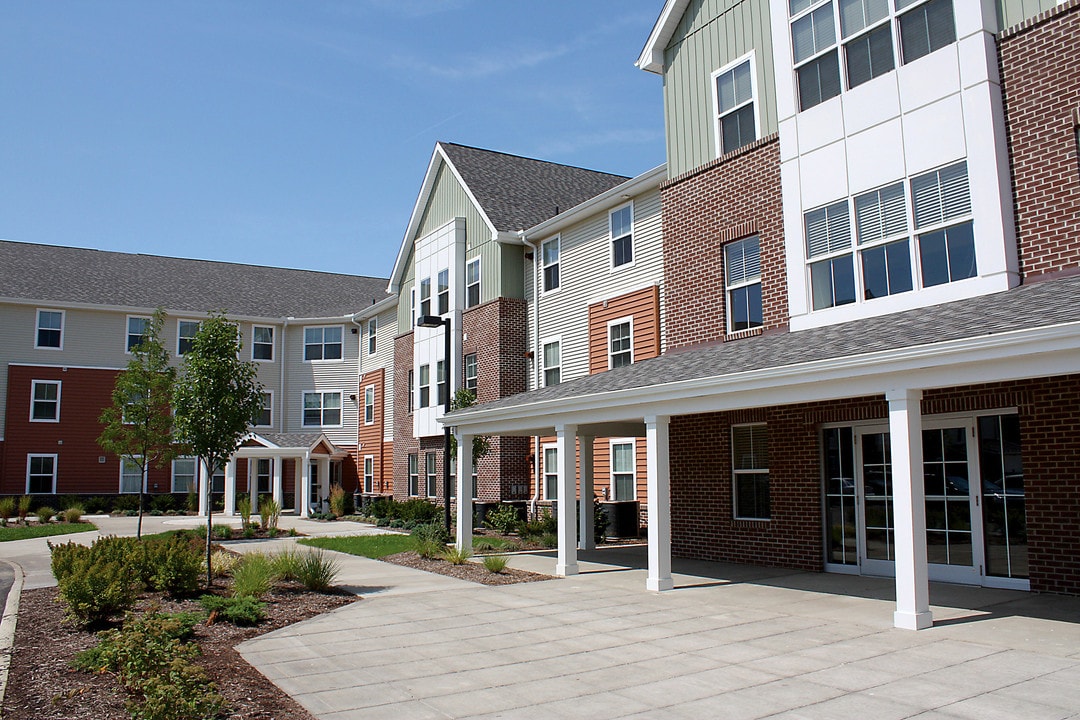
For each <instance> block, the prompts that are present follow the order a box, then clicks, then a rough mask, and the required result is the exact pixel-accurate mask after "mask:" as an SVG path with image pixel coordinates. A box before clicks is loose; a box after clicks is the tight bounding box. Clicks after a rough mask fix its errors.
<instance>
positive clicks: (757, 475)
mask: <svg viewBox="0 0 1080 720" xmlns="http://www.w3.org/2000/svg"><path fill="white" fill-rule="evenodd" d="M731 458H732V459H731V467H732V476H733V482H732V485H733V487H734V496H735V517H737V518H744V519H750V520H768V519H769V518H770V517H771V508H770V505H769V429H768V426H767V425H765V424H764V423H762V424H758V425H733V426H732V428H731Z"/></svg>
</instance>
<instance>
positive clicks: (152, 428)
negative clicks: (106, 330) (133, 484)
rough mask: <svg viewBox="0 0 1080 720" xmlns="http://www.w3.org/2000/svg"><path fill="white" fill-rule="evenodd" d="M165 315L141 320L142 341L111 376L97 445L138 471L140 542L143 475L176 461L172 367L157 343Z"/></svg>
mask: <svg viewBox="0 0 1080 720" xmlns="http://www.w3.org/2000/svg"><path fill="white" fill-rule="evenodd" d="M164 322H165V313H164V311H163V310H161V309H158V310H157V311H156V312H155V313H154V315H153V317H151V318H150V319H149V320H147V321H146V326H145V327H144V329H143V334H142V341H141V342H140V343H139V344H138V345H135V346H134V347H133V348H131V355H132V358H131V361H130V362H129V363H128V366H127V369H126V370H124V372H122V373H120V375H118V376H117V377H116V385H115V386H114V387H113V393H112V405H110V406H109V407H107V408H105V410H104V411H103V412H102V413H101V418H100V422H101V424H102V425H104V426H105V429H104V430H103V431H102V432H101V436H100V437H98V445H100V446H101V448H102V449H103V450H105V452H109V453H113V454H114V455H119V456H120V457H121V458H122V460H124V461H127V462H129V463H131V464H133V465H135V466H136V467H138V468H139V522H138V525H137V529H136V531H135V535H136V537H138V538H140V539H141V538H142V519H143V494H144V493H145V491H146V476H147V471H148V470H149V469H150V467H151V466H155V467H160V466H161V465H164V464H165V463H167V462H168V461H170V460H172V459H173V458H174V457H176V454H177V447H176V445H175V443H174V442H173V417H172V412H171V402H172V394H173V384H174V383H175V382H176V368H174V367H172V366H170V365H169V353H168V351H167V350H166V349H165V346H164V345H162V342H161V328H162V325H163V324H164Z"/></svg>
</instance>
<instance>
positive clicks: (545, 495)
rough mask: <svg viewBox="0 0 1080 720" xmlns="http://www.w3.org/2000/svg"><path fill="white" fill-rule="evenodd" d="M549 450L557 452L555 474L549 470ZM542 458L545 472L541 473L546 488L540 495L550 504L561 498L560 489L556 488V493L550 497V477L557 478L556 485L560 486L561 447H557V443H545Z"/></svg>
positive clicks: (541, 452)
mask: <svg viewBox="0 0 1080 720" xmlns="http://www.w3.org/2000/svg"><path fill="white" fill-rule="evenodd" d="M548 450H553V451H554V452H555V471H554V472H551V471H550V470H549V469H548V466H547V453H548ZM540 457H541V458H542V459H543V463H542V464H543V466H544V471H543V472H542V473H540V476H541V478H543V481H544V487H543V488H541V489H542V491H543V492H542V493H541V494H540V499H541V500H547V501H549V502H550V501H552V500H556V499H558V497H559V489H558V488H557V487H556V488H555V492H553V493H552V494H551V495H552V496H551V497H548V475H551V476H553V477H554V478H555V483H556V484H558V482H559V446H558V445H556V444H555V443H543V444H542V445H541V446H540Z"/></svg>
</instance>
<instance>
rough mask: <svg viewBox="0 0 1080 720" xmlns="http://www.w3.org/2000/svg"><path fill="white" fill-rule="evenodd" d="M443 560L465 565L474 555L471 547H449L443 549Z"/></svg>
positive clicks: (452, 563)
mask: <svg viewBox="0 0 1080 720" xmlns="http://www.w3.org/2000/svg"><path fill="white" fill-rule="evenodd" d="M442 557H443V560H445V561H446V562H448V563H450V564H451V565H464V564H465V563H466V561H467V560H468V559H469V558H470V557H472V550H470V549H469V548H462V549H460V550H459V549H458V548H457V547H456V546H454V547H448V548H446V549H445V550H443V553H442Z"/></svg>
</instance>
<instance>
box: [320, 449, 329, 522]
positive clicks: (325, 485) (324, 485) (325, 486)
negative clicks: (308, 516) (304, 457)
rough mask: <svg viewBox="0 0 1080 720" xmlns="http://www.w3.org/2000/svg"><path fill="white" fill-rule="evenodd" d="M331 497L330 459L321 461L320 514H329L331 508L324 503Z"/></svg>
mask: <svg viewBox="0 0 1080 720" xmlns="http://www.w3.org/2000/svg"><path fill="white" fill-rule="evenodd" d="M329 497H330V458H322V459H321V460H319V512H328V511H329V510H330V508H329V507H328V506H327V504H326V503H325V502H324V500H325V499H326V498H329Z"/></svg>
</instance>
